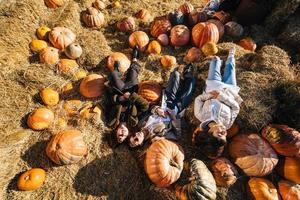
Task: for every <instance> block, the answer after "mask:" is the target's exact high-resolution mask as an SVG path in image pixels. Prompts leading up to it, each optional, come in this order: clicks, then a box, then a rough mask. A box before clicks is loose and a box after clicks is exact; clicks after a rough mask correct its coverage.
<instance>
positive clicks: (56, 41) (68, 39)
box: [49, 27, 76, 50]
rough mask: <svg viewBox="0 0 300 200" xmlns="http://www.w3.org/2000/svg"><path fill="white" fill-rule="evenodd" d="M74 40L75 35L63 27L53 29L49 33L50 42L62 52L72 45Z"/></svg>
mask: <svg viewBox="0 0 300 200" xmlns="http://www.w3.org/2000/svg"><path fill="white" fill-rule="evenodd" d="M75 39H76V35H75V34H74V33H73V32H72V31H71V30H70V29H68V28H65V27H55V28H54V29H52V31H50V33H49V40H50V42H51V43H52V45H53V46H54V47H55V48H57V49H59V50H64V49H65V48H66V47H67V46H69V45H70V44H72V43H73V42H74V41H75Z"/></svg>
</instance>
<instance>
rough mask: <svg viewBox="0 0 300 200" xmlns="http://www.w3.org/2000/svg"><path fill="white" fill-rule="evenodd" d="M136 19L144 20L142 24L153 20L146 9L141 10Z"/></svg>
mask: <svg viewBox="0 0 300 200" xmlns="http://www.w3.org/2000/svg"><path fill="white" fill-rule="evenodd" d="M135 17H136V18H138V19H140V20H142V22H150V21H151V19H152V16H151V13H150V12H149V11H148V10H146V9H141V10H140V11H139V12H137V13H136V14H135Z"/></svg>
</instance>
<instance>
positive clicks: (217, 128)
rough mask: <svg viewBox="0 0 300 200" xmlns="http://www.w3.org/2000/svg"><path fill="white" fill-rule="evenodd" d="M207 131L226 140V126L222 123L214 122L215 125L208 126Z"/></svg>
mask: <svg viewBox="0 0 300 200" xmlns="http://www.w3.org/2000/svg"><path fill="white" fill-rule="evenodd" d="M207 131H208V132H209V133H211V134H212V135H213V136H214V137H215V138H218V139H219V140H223V141H225V142H226V136H227V131H226V127H225V126H224V125H223V124H221V123H216V124H215V125H213V126H211V127H209V128H208V130H207Z"/></svg>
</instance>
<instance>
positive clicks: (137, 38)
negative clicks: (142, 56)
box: [128, 31, 149, 51]
mask: <svg viewBox="0 0 300 200" xmlns="http://www.w3.org/2000/svg"><path fill="white" fill-rule="evenodd" d="M128 41H129V45H130V47H132V48H133V47H135V46H136V45H138V46H139V48H140V50H141V51H145V50H146V48H147V45H148V43H149V37H148V35H147V33H145V32H143V31H135V32H133V33H132V34H131V35H130V36H129V39H128Z"/></svg>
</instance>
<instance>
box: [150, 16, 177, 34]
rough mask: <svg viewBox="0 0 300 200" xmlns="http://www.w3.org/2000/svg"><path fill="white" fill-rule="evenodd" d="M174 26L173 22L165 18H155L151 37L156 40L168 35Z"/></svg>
mask: <svg viewBox="0 0 300 200" xmlns="http://www.w3.org/2000/svg"><path fill="white" fill-rule="evenodd" d="M171 28H172V25H171V22H170V21H169V20H168V19H166V18H164V17H159V18H155V19H154V21H153V22H152V23H151V27H150V29H151V31H150V33H151V35H152V36H153V37H155V38H157V37H158V36H159V35H161V34H167V33H169V31H170V30H171Z"/></svg>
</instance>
